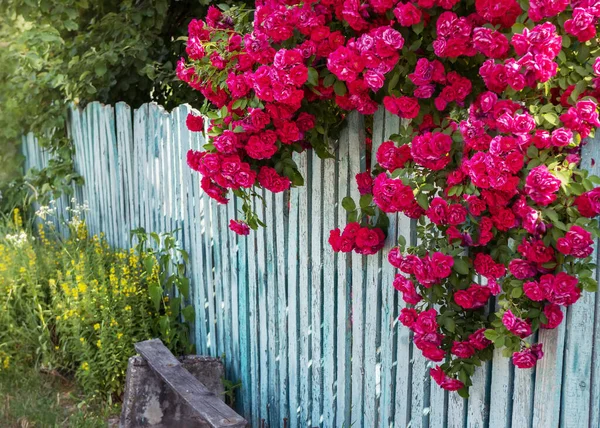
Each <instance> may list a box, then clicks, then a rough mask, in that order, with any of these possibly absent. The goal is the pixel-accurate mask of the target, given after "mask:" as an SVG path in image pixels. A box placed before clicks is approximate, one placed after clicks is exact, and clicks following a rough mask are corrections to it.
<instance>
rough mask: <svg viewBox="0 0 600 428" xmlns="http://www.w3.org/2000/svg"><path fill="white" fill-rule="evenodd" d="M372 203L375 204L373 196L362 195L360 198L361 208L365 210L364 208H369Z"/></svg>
mask: <svg viewBox="0 0 600 428" xmlns="http://www.w3.org/2000/svg"><path fill="white" fill-rule="evenodd" d="M353 202H354V201H353ZM372 202H373V195H371V194H366V195H362V196H361V197H360V201H359V204H360V207H361V208H363V209H364V208H367V207H368V206H370V205H371V203H372Z"/></svg>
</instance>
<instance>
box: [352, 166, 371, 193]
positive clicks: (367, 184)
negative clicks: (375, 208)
mask: <svg viewBox="0 0 600 428" xmlns="http://www.w3.org/2000/svg"><path fill="white" fill-rule="evenodd" d="M355 179H356V185H357V186H358V193H360V194H361V195H368V194H371V193H373V177H371V173H370V172H369V171H365V172H359V173H358V174H356V176H355Z"/></svg>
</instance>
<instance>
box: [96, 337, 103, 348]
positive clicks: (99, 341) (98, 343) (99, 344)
mask: <svg viewBox="0 0 600 428" xmlns="http://www.w3.org/2000/svg"><path fill="white" fill-rule="evenodd" d="M96 346H97V347H98V349H102V341H101V340H100V339H98V341H97V342H96Z"/></svg>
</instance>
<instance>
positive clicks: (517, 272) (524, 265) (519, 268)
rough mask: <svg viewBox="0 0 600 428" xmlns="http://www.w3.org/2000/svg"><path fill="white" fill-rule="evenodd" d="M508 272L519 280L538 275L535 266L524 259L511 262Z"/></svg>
mask: <svg viewBox="0 0 600 428" xmlns="http://www.w3.org/2000/svg"><path fill="white" fill-rule="evenodd" d="M508 270H509V271H510V273H512V274H513V276H514V277H515V278H517V279H526V278H531V277H532V276H534V275H535V274H536V273H537V269H536V268H535V266H533V265H532V264H531V263H529V262H527V261H525V260H522V259H514V260H511V262H510V263H509V264H508Z"/></svg>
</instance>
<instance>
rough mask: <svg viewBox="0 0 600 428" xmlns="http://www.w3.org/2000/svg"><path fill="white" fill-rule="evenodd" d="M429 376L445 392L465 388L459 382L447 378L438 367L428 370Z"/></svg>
mask: <svg viewBox="0 0 600 428" xmlns="http://www.w3.org/2000/svg"><path fill="white" fill-rule="evenodd" d="M429 374H430V375H431V377H432V378H433V380H434V381H435V383H437V384H438V385H439V386H440V387H441V388H443V389H445V390H446V391H458V390H459V389H461V388H464V386H465V385H464V383H462V382H461V381H460V380H458V379H453V378H451V377H449V376H448V375H447V374H446V373H444V371H443V370H442V368H441V367H439V366H437V367H435V368H432V369H429Z"/></svg>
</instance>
